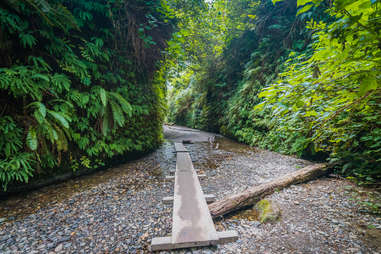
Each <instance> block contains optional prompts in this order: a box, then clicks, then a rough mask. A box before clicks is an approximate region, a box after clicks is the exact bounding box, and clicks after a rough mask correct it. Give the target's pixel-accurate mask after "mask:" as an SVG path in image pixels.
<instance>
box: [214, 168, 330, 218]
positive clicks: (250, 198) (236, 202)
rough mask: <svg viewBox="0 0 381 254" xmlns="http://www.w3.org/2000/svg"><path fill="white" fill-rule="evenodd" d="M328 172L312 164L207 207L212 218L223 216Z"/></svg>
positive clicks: (326, 169)
mask: <svg viewBox="0 0 381 254" xmlns="http://www.w3.org/2000/svg"><path fill="white" fill-rule="evenodd" d="M327 172H328V168H327V165H326V164H314V165H311V166H307V167H304V168H302V169H300V170H297V171H295V172H292V173H290V174H287V175H285V176H282V177H279V178H277V179H275V180H273V181H271V182H268V183H264V184H261V185H258V186H253V187H251V188H249V189H247V190H245V191H243V192H241V193H238V194H234V195H231V196H228V197H226V198H224V199H222V200H220V201H216V202H214V203H212V204H210V205H209V211H210V214H211V215H212V217H213V218H216V217H218V216H222V215H225V214H227V213H230V212H232V211H235V210H238V209H241V208H243V207H247V206H251V205H255V204H256V203H257V202H258V201H260V200H261V199H263V198H264V197H265V196H267V195H270V194H272V193H274V191H275V190H281V189H283V188H286V187H288V186H290V185H293V184H298V183H303V182H307V181H310V180H312V179H315V178H317V177H319V176H322V175H324V174H326V173H327Z"/></svg>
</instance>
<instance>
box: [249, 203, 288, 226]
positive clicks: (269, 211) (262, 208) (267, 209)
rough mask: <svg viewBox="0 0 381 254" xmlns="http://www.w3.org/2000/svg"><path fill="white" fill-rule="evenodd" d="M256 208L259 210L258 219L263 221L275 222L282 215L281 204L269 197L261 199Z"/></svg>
mask: <svg viewBox="0 0 381 254" xmlns="http://www.w3.org/2000/svg"><path fill="white" fill-rule="evenodd" d="M254 209H255V210H256V211H257V212H258V219H259V221H260V222H261V223H265V222H275V221H276V220H278V219H279V217H280V215H281V211H280V208H279V206H278V205H277V204H275V203H274V202H272V201H270V200H267V199H262V200H261V201H259V202H258V203H257V204H256V205H255V206H254Z"/></svg>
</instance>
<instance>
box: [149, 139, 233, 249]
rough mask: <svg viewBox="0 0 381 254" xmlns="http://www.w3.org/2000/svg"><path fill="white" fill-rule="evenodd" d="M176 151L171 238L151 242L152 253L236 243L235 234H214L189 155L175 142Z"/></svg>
mask: <svg viewBox="0 0 381 254" xmlns="http://www.w3.org/2000/svg"><path fill="white" fill-rule="evenodd" d="M175 149H176V152H177V155H176V156H177V160H176V172H175V187H174V198H173V217H172V219H173V225H172V236H171V237H159V238H154V239H152V243H151V250H152V251H157V250H170V249H178V248H188V247H196V246H208V245H216V244H218V243H225V242H230V241H235V240H237V239H238V235H237V233H236V232H235V231H225V232H216V229H215V227H214V223H213V219H212V217H211V215H210V212H209V209H208V205H207V202H206V199H205V195H204V193H203V192H202V189H201V185H200V181H199V179H198V176H197V173H196V171H195V170H194V168H193V164H192V160H191V157H190V155H189V152H188V151H187V150H186V148H185V147H184V145H183V144H182V143H175Z"/></svg>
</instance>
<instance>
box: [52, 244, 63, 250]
mask: <svg viewBox="0 0 381 254" xmlns="http://www.w3.org/2000/svg"><path fill="white" fill-rule="evenodd" d="M62 248H63V245H62V243H61V244H59V245H58V246H57V247H56V248H55V249H54V251H55V252H59V251H61V250H62Z"/></svg>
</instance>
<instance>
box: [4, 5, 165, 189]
mask: <svg viewBox="0 0 381 254" xmlns="http://www.w3.org/2000/svg"><path fill="white" fill-rule="evenodd" d="M164 13H165V10H163V9H162V3H161V2H160V0H153V1H143V0H133V1H130V0H128V1H127V0H112V1H105V0H20V1H12V0H5V1H1V3H0V28H1V29H0V102H1V107H0V182H1V184H2V186H3V187H4V188H6V187H7V185H9V184H16V183H19V182H27V181H28V180H30V178H31V177H42V176H44V175H46V174H50V175H52V174H53V175H54V174H56V173H57V170H58V169H59V168H61V169H65V170H78V169H81V168H97V167H100V166H103V165H104V164H105V163H107V161H108V160H109V159H110V158H112V157H114V156H116V155H126V156H128V154H129V153H131V152H136V151H148V150H151V149H153V148H155V147H157V146H158V145H159V144H160V142H161V141H162V131H161V129H162V121H163V118H164V109H165V101H164V100H165V86H164V80H163V73H162V72H156V71H157V70H158V69H159V68H158V63H159V61H160V59H161V58H162V56H161V51H162V50H163V49H164V48H165V47H166V40H167V39H168V38H169V37H170V34H171V25H170V24H169V23H168V22H169V21H168V20H167V18H166V17H165V15H164Z"/></svg>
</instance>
